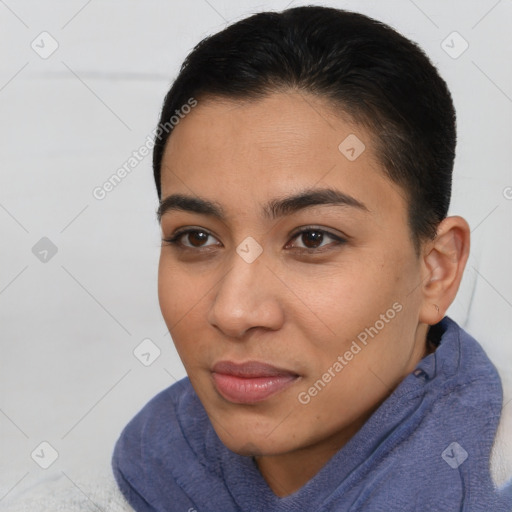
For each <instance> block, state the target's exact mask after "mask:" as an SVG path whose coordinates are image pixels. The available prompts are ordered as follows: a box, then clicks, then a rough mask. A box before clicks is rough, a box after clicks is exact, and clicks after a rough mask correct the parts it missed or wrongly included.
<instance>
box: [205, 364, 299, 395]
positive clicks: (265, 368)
mask: <svg viewBox="0 0 512 512" xmlns="http://www.w3.org/2000/svg"><path fill="white" fill-rule="evenodd" d="M212 378H213V383H214V385H215V388H216V389H217V391H218V392H219V394H220V395H221V396H222V397H223V398H225V399H226V400H228V401H229V402H233V403H238V404H251V403H257V402H262V401H264V400H267V399H268V398H270V397H271V396H273V395H275V394H277V393H280V392H281V391H284V390H285V389H286V388H288V387H289V386H290V385H292V384H293V383H294V382H295V381H296V380H297V379H298V378H299V375H297V374H296V373H294V372H292V371H290V370H286V369H283V368H277V367H275V366H272V365H268V364H265V363H261V362H259V361H248V362H246V363H235V362H232V361H220V362H218V363H216V364H215V366H214V367H213V369H212Z"/></svg>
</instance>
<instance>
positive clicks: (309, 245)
mask: <svg viewBox="0 0 512 512" xmlns="http://www.w3.org/2000/svg"><path fill="white" fill-rule="evenodd" d="M329 239H330V243H329ZM292 240H299V241H300V242H301V244H299V245H295V244H293V245H292V247H293V246H295V248H297V249H303V250H311V251H314V250H315V249H323V248H324V247H328V246H329V245H341V244H343V243H345V242H346V240H345V239H344V238H341V237H339V236H336V235H334V234H332V233H329V232H328V231H325V230H323V229H318V228H309V229H303V230H302V231H299V232H298V233H296V234H295V235H294V236H293V238H292ZM324 242H328V243H324Z"/></svg>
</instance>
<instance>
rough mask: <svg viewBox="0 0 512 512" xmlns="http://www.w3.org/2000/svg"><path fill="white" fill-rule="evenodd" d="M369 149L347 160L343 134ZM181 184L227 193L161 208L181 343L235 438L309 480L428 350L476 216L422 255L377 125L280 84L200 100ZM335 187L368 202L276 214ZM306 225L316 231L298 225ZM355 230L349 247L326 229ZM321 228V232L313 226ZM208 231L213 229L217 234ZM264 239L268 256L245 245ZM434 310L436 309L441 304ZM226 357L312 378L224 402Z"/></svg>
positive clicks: (172, 320)
mask: <svg viewBox="0 0 512 512" xmlns="http://www.w3.org/2000/svg"><path fill="white" fill-rule="evenodd" d="M349 134H355V135H356V136H357V137H358V138H359V139H360V140H361V141H363V142H364V144H365V146H366V149H365V150H364V151H363V153H362V154H361V155H360V156H359V157H358V158H357V159H356V160H354V161H349V160H348V159H347V158H346V157H345V156H344V155H343V154H342V153H341V152H340V151H339V150H338V145H339V144H340V143H341V142H342V141H343V140H344V139H345V138H346V137H347V136H348V135H349ZM161 185H162V199H165V198H166V197H168V196H169V195H171V194H176V193H180V194H184V195H188V196H191V197H200V198H203V199H207V200H210V201H214V202H216V203H218V204H219V205H220V206H221V207H222V209H223V210H224V213H225V217H224V218H223V219H217V218H214V217H212V216H210V215H205V214H199V213H195V212H189V211H181V210H179V209H171V210H168V211H166V212H165V213H163V215H162V217H161V228H162V235H163V239H170V238H172V235H173V233H174V232H175V231H176V230H177V229H178V228H182V227H187V226H188V227H190V228H195V229H196V231H199V232H205V234H203V235H201V234H200V233H199V236H198V234H197V233H195V234H191V235H190V234H189V235H187V234H185V235H183V236H182V237H181V238H180V240H179V241H180V242H181V244H182V245H181V248H180V243H179V242H178V244H169V243H166V242H164V243H163V244H162V249H161V256H160V265H159V277H158V285H159V286H158V288H159V301H160V307H161V310H162V314H163V317H164V319H165V322H166V324H167V327H168V328H169V331H170V333H171V335H172V339H173V341H174V343H175V346H176V349H177V351H178V353H179V356H180V358H181V360H182V362H183V365H184V367H185V369H186V371H187V374H188V376H189V378H190V381H191V383H192V385H193V387H194V389H195V391H196V392H197V395H198V396H199V398H200V400H201V402H202V404H203V405H204V407H205V409H206V411H207V413H208V416H209V418H210V420H211V422H212V424H213V427H214V428H215V431H216V433H217V434H218V436H219V437H220V439H221V440H222V442H223V443H224V444H225V445H226V446H227V447H228V448H229V449H231V450H233V451H234V452H237V453H239V454H242V455H250V456H253V457H254V460H255V461H256V463H257V465H258V468H259V470H260V472H261V474H262V475H263V477H264V478H265V480H266V482H267V483H268V485H269V487H270V488H271V489H272V491H273V492H274V493H275V494H276V495H277V496H287V495H289V494H291V493H293V492H295V491H296V490H297V489H299V488H300V487H301V486H303V485H304V484H305V483H306V482H307V481H308V480H310V479H311V478H312V477H313V476H314V475H315V474H316V473H317V472H318V471H319V470H320V469H321V468H322V467H323V466H324V465H325V463H326V462H327V461H328V460H329V459H330V458H331V457H332V456H333V455H334V454H335V453H336V452H337V451H338V450H339V449H340V448H341V447H342V446H343V445H344V444H345V443H346V442H347V441H348V440H349V439H350V438H351V437H352V436H353V435H354V434H355V433H356V432H357V431H358V430H359V428H360V427H361V425H362V424H363V423H364V422H365V421H366V420H367V419H368V417H369V416H370V415H371V414H372V412H373V411H374V410H375V409H376V408H377V407H378V406H379V405H380V404H381V403H382V402H383V401H384V400H385V399H386V397H387V396H389V394H390V393H391V392H392V390H393V389H394V388H395V387H396V386H397V385H398V384H399V383H400V381H401V380H402V379H403V378H404V377H405V376H406V375H407V374H408V373H410V372H411V371H413V370H414V368H415V366H416V365H417V363H418V362H419V361H420V360H421V359H422V358H423V357H424V356H425V355H427V353H428V351H429V349H428V345H427V341H426V334H427V330H428V326H429V325H432V324H435V323H437V322H439V321H440V320H441V319H442V317H443V316H444V313H445V311H446V309H447V308H448V306H449V305H450V304H451V302H452V301H453V299H454V297H455V294H456V292H457V289H458V287H459V284H460V280H461V278H462V273H463V270H464V266H465V264H466V260H467V257H468V252H469V227H468V224H467V223H466V221H465V220H464V219H462V218H461V217H448V218H447V219H445V220H444V221H443V222H442V223H441V224H440V225H439V230H438V236H437V237H436V239H435V240H434V241H425V242H423V243H422V245H421V250H420V255H419V256H418V255H417V254H416V253H415V250H414V245H413V241H412V238H411V233H410V230H409V227H408V224H407V196H406V193H405V192H404V190H403V189H401V188H400V187H399V186H397V185H395V184H394V183H393V182H392V181H390V179H389V178H387V176H386V175H385V174H384V172H383V170H382V167H381V166H380V164H379V162H378V161H377V159H376V158H375V153H374V146H373V144H372V135H371V134H370V133H368V132H367V131H365V130H364V129H363V128H362V127H360V126H357V125H356V124H353V123H351V122H350V121H349V119H348V118H346V117H345V118H342V117H341V115H340V112H339V111H338V112H335V111H334V110H333V107H332V106H329V105H327V103H325V102H324V101H323V100H322V99H321V98H319V97H315V96H312V95H309V94H305V93H300V94H299V93H298V92H293V91H281V92H276V93H272V94H270V95H268V96H266V97H265V98H264V99H259V100H252V101H245V102H242V101H239V100H238V101H234V100H233V101H230V100H225V99H223V100H220V99H218V98H209V99H208V98H207V99H200V100H199V103H198V105H197V106H196V107H195V108H194V109H193V110H192V112H191V113H190V114H188V115H187V116H186V118H184V119H183V120H181V121H180V123H179V124H178V125H177V126H176V128H175V129H174V131H173V133H172V135H171V137H170V138H169V141H168V143H167V146H166V150H165V154H164V158H163V166H162V179H161ZM325 187H329V188H333V189H336V190H338V191H341V192H343V193H344V194H348V195H350V196H351V197H353V198H355V199H357V201H359V202H361V203H363V204H364V205H365V207H366V209H362V208H357V207H352V206H347V205H345V206H340V205H320V206H318V205H316V206H310V207H307V208H303V209H300V210H298V211H295V212H293V213H289V214H286V215H283V216H281V217H278V218H276V219H270V218H267V217H266V216H264V215H263V213H262V208H263V205H265V204H266V203H267V202H268V201H270V200H273V199H280V198H283V197H285V196H288V195H291V194H296V193H298V192H299V191H303V190H306V189H311V188H325ZM297 228H309V229H310V231H309V233H306V234H304V235H300V234H299V235H298V236H296V235H294V233H293V232H294V230H296V229H297ZM318 229H323V230H325V231H327V232H329V233H332V234H334V235H335V236H339V237H342V238H343V239H344V240H345V242H344V243H336V241H335V239H333V238H331V237H330V236H329V234H328V233H324V235H323V238H322V237H321V235H320V239H319V238H318V237H319V235H318V233H317V232H318ZM311 232H313V233H317V234H316V235H315V236H316V237H317V238H314V237H313V238H312V234H311ZM208 235H210V236H208ZM249 236H251V237H253V238H254V239H255V240H256V241H257V242H258V243H259V245H260V246H261V248H262V249H263V252H262V253H261V254H260V255H259V256H258V257H257V258H256V259H255V260H254V261H253V262H252V263H248V262H247V261H245V260H244V259H243V258H242V257H241V256H240V255H239V254H238V253H237V252H236V248H237V246H239V245H240V244H241V243H242V242H243V241H244V240H245V239H246V238H247V237H249ZM394 303H399V304H401V305H402V307H403V308H402V310H401V311H400V312H399V313H397V314H396V316H395V317H394V318H393V319H392V320H390V321H389V322H388V323H386V324H385V327H384V328H382V329H381V330H380V331H379V333H378V335H376V336H375V337H374V338H373V339H370V340H369V342H368V344H367V345H366V346H364V348H363V349H362V350H361V351H360V352H359V353H358V354H357V355H356V356H354V357H353V359H352V360H351V361H349V362H348V364H347V365H346V366H345V367H344V368H343V370H342V371H341V372H339V373H337V374H336V377H334V378H332V379H331V381H330V382H329V383H328V384H327V385H326V386H325V387H324V388H323V389H322V390H321V391H320V392H318V394H317V395H316V396H314V397H312V398H311V401H310V402H309V403H307V404H302V403H300V401H299V400H298V395H299V393H301V392H304V391H307V390H308V389H309V388H310V387H311V386H312V385H313V384H314V383H315V381H317V380H318V379H319V378H321V377H322V375H323V374H325V372H327V371H328V369H329V368H332V366H333V364H334V362H335V361H336V360H337V357H338V356H340V355H343V354H344V353H345V352H346V351H347V350H348V349H349V348H350V345H351V343H352V341H353V340H355V339H357V335H358V334H360V333H361V332H362V331H364V329H365V328H366V327H369V326H374V325H375V323H376V321H377V320H379V318H380V315H381V314H385V313H386V311H387V310H388V309H389V308H391V307H392V305H393V304H394ZM436 306H437V307H436ZM220 360H231V361H237V362H245V361H249V360H257V361H262V362H265V363H268V364H272V365H274V366H277V367H281V368H286V369H289V370H292V371H294V372H295V373H297V374H298V375H299V376H300V377H299V378H298V379H296V380H295V381H294V383H293V384H292V385H291V386H290V387H288V388H287V389H285V390H283V391H281V392H280V393H278V394H277V395H274V396H272V397H270V398H269V399H267V400H265V401H263V402H260V403H256V404H235V403H232V402H229V401H227V400H226V399H224V398H223V397H222V396H221V395H220V394H219V393H218V392H217V391H216V389H215V387H214V385H213V382H212V375H211V368H212V366H213V365H214V364H215V363H216V362H218V361H220Z"/></svg>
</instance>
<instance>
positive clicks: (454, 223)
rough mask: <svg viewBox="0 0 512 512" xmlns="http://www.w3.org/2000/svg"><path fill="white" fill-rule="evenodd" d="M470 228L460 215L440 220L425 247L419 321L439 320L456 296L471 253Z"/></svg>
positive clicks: (432, 322) (429, 323)
mask: <svg viewBox="0 0 512 512" xmlns="http://www.w3.org/2000/svg"><path fill="white" fill-rule="evenodd" d="M469 246H470V229H469V225H468V223H467V222H466V221H465V220H464V219H463V218H462V217H459V216H453V217H447V218H446V219H444V220H443V221H442V222H440V224H439V226H438V229H437V235H436V237H435V239H434V240H432V241H429V242H428V243H426V244H425V245H424V247H423V256H422V285H421V287H422V294H423V304H422V306H421V309H420V316H419V320H420V322H423V323H425V324H428V325H434V324H436V323H438V322H439V321H440V320H441V319H442V318H443V317H444V315H445V313H446V310H447V309H448V307H449V306H450V304H451V303H452V302H453V300H454V299H455V295H456V294H457V291H458V289H459V285H460V282H461V280H462V276H463V274H464V268H465V266H466V262H467V260H468V256H469Z"/></svg>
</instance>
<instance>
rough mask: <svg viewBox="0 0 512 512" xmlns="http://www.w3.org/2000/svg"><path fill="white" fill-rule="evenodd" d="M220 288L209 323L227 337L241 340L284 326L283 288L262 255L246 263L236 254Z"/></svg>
mask: <svg viewBox="0 0 512 512" xmlns="http://www.w3.org/2000/svg"><path fill="white" fill-rule="evenodd" d="M217 286H218V288H217V292H216V294H215V296H214V299H213V302H212V304H211V307H210V310H209V313H208V321H209V322H210V324H211V325H213V326H214V327H216V328H217V329H219V330H220V331H221V332H222V333H223V334H224V335H225V336H228V337H230V338H235V339H242V338H243V337H244V335H245V334H246V332H247V331H248V330H249V329H253V328H262V329H265V330H277V329H279V328H280V327H281V326H282V324H283V321H284V313H283V310H282V302H281V301H280V296H281V295H282V294H283V285H282V283H281V282H280V281H279V279H278V278H277V277H276V276H275V275H274V273H273V271H272V270H270V268H268V266H267V265H266V263H265V258H264V256H263V255H260V256H259V257H258V258H257V259H256V260H255V261H253V262H252V263H247V262H246V261H244V259H242V258H241V257H240V256H239V255H238V254H237V253H234V254H233V257H232V264H231V267H230V269H229V270H228V271H227V273H226V274H225V275H224V277H223V278H222V279H221V281H220V283H219V284H218V285H217Z"/></svg>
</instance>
